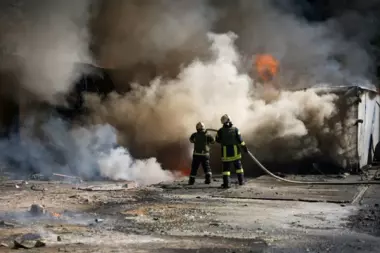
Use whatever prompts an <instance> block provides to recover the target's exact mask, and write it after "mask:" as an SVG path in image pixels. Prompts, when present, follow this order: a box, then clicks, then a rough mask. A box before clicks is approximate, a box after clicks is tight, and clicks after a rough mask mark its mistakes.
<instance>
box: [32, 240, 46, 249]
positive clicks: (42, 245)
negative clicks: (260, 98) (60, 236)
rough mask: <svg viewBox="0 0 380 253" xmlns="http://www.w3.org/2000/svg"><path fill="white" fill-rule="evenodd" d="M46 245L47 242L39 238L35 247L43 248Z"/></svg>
mask: <svg viewBox="0 0 380 253" xmlns="http://www.w3.org/2000/svg"><path fill="white" fill-rule="evenodd" d="M45 246H46V243H45V242H43V241H41V240H37V241H36V244H34V247H35V248H42V247H45Z"/></svg>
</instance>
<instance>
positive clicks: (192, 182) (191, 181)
mask: <svg viewBox="0 0 380 253" xmlns="http://www.w3.org/2000/svg"><path fill="white" fill-rule="evenodd" d="M194 183H195V177H190V178H189V185H193V184H194Z"/></svg>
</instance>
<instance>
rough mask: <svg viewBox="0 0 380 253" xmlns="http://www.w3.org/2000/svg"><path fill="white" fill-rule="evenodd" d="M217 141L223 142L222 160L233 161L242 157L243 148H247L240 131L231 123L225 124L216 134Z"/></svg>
mask: <svg viewBox="0 0 380 253" xmlns="http://www.w3.org/2000/svg"><path fill="white" fill-rule="evenodd" d="M216 142H218V143H220V144H221V152H222V162H233V161H236V160H239V159H241V158H242V157H241V148H243V149H245V150H247V148H246V146H245V142H244V141H243V139H242V137H241V134H240V131H239V129H238V128H236V127H234V126H233V125H232V124H231V123H229V124H224V125H223V127H222V128H220V129H219V130H218V132H217V135H216Z"/></svg>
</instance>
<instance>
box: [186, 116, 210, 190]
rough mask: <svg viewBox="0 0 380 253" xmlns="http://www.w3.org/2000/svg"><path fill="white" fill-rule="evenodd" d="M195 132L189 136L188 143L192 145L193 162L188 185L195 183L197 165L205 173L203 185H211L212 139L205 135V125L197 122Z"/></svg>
mask: <svg viewBox="0 0 380 253" xmlns="http://www.w3.org/2000/svg"><path fill="white" fill-rule="evenodd" d="M196 129H197V132H195V133H193V134H192V135H191V136H190V142H191V143H194V152H193V160H192V163H191V173H190V178H189V185H193V184H194V183H195V178H196V176H197V171H198V168H199V165H202V168H203V171H204V173H205V184H210V183H211V175H212V173H211V167H210V144H214V143H215V139H214V137H212V136H211V135H210V134H207V133H206V128H205V124H203V123H202V122H198V123H197V125H196Z"/></svg>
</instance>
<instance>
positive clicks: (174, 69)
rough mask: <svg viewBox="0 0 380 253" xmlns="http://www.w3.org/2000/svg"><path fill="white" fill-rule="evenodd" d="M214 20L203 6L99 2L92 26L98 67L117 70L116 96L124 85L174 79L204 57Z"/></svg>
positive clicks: (168, 1)
mask: <svg viewBox="0 0 380 253" xmlns="http://www.w3.org/2000/svg"><path fill="white" fill-rule="evenodd" d="M214 17H215V13H214V11H213V10H212V9H211V8H209V7H208V6H207V5H205V1H204V0H194V1H183V0H180V1H172V0H156V1H151V0H149V1H146V0H145V1H139V0H131V1H123V0H109V1H103V2H102V4H101V5H100V6H99V10H98V15H97V16H96V18H94V20H93V22H92V27H93V29H92V31H93V35H94V41H93V45H94V46H93V48H94V51H95V54H96V55H97V57H96V58H97V61H98V64H99V65H100V66H103V67H106V68H112V69H115V70H120V71H118V72H116V73H115V74H114V76H113V77H114V79H116V84H117V85H119V89H121V90H123V89H125V88H126V87H129V84H128V81H138V82H140V83H149V82H150V81H151V79H153V78H154V77H156V75H162V76H169V77H175V76H176V75H177V74H178V72H179V70H180V67H181V65H183V64H188V63H189V62H191V61H192V60H193V59H194V56H204V55H205V54H207V48H208V45H207V37H206V33H207V32H208V31H209V30H210V29H211V28H212V27H211V24H212V20H214ZM126 80H128V81H126ZM125 82H126V83H125Z"/></svg>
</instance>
